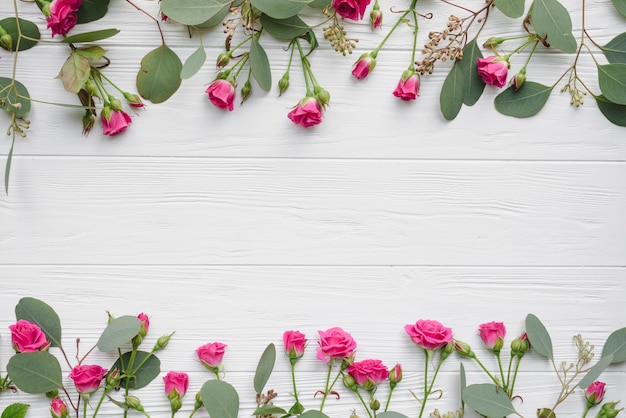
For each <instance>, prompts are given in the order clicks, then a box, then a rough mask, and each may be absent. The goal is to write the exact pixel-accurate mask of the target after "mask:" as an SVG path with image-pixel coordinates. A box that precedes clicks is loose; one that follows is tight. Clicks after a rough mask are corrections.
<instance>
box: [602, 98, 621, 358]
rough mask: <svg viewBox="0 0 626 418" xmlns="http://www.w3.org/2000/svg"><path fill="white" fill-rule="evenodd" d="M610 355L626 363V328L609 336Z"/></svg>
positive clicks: (606, 352)
mask: <svg viewBox="0 0 626 418" xmlns="http://www.w3.org/2000/svg"><path fill="white" fill-rule="evenodd" d="M622 108H624V106H622ZM622 112H623V113H622V115H621V116H622V119H621V120H622V121H624V120H625V119H626V111H625V110H622ZM614 123H615V122H614ZM622 126H626V125H622ZM609 354H612V355H613V360H612V361H611V364H615V363H621V362H623V361H626V328H621V329H618V330H616V331H613V332H612V333H611V335H609V338H607V339H606V342H605V343H604V347H602V357H607V356H608V355H609Z"/></svg>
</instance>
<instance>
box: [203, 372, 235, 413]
mask: <svg viewBox="0 0 626 418" xmlns="http://www.w3.org/2000/svg"><path fill="white" fill-rule="evenodd" d="M200 398H201V399H202V402H203V403H204V406H205V407H206V410H207V412H208V413H209V415H210V416H211V418H237V414H238V413H239V395H238V394H237V391H236V390H235V388H234V387H232V385H230V383H227V382H224V381H223V380H209V381H207V382H205V383H204V385H202V388H201V389H200Z"/></svg>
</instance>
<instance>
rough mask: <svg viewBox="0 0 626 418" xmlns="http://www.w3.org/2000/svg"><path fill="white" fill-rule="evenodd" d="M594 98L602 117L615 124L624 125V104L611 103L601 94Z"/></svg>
mask: <svg viewBox="0 0 626 418" xmlns="http://www.w3.org/2000/svg"><path fill="white" fill-rule="evenodd" d="M595 99H596V103H597V104H598V108H599V109H600V112H602V114H603V115H604V117H606V118H607V119H608V120H609V121H610V122H612V123H614V124H616V125H617V126H626V106H624V105H620V104H616V103H613V102H611V101H609V100H607V98H606V97H604V96H602V95H600V96H595Z"/></svg>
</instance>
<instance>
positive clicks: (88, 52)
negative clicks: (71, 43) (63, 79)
mask: <svg viewBox="0 0 626 418" xmlns="http://www.w3.org/2000/svg"><path fill="white" fill-rule="evenodd" d="M75 52H76V53H77V54H78V55H80V56H83V57H85V58H87V59H89V60H99V59H101V58H102V57H104V54H105V53H106V51H105V50H104V49H103V48H102V47H99V46H89V47H87V48H78V49H75Z"/></svg>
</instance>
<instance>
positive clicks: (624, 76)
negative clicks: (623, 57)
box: [598, 64, 626, 105]
mask: <svg viewBox="0 0 626 418" xmlns="http://www.w3.org/2000/svg"><path fill="white" fill-rule="evenodd" d="M598 82H599V84H600V91H601V92H602V94H603V95H604V97H606V98H607V100H609V101H611V102H613V103H616V104H620V105H626V64H606V65H598Z"/></svg>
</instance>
